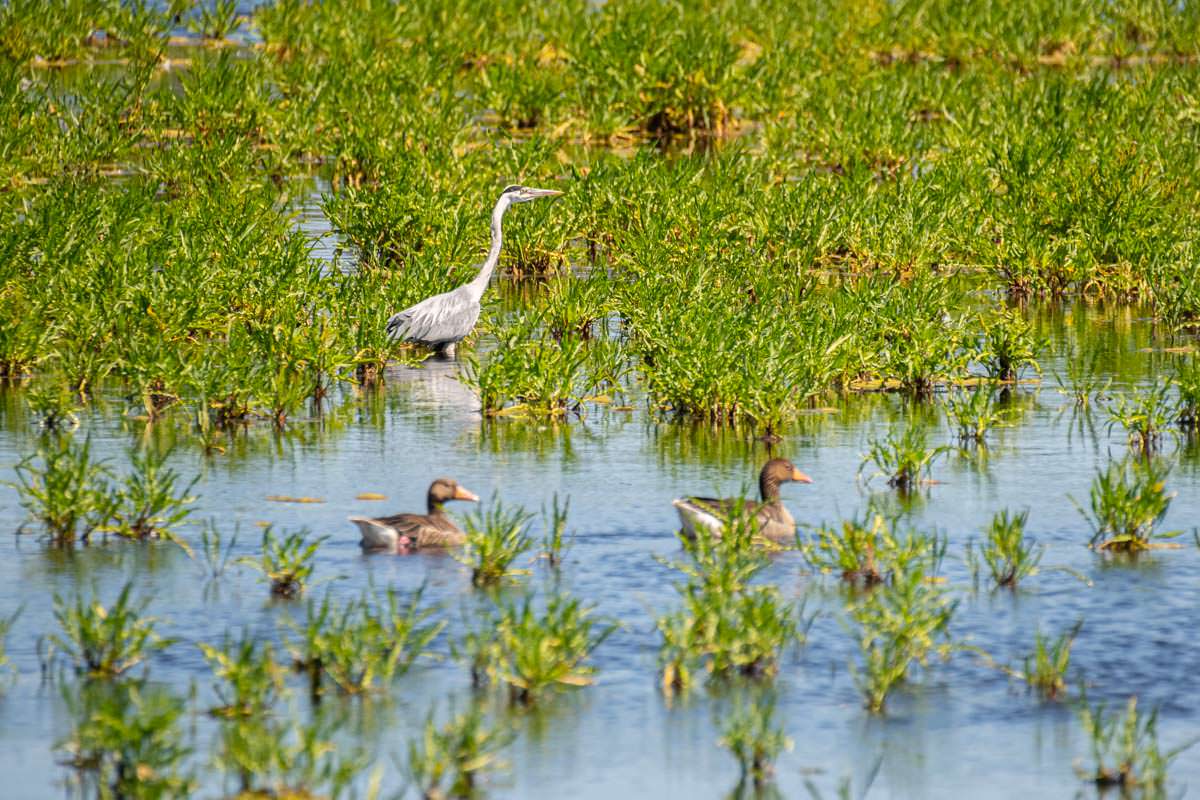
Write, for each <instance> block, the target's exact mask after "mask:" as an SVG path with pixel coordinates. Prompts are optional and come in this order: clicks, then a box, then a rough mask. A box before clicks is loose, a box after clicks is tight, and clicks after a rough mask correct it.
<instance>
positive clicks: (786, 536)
mask: <svg viewBox="0 0 1200 800" xmlns="http://www.w3.org/2000/svg"><path fill="white" fill-rule="evenodd" d="M789 481H793V482H796V483H812V478H810V477H808V476H807V475H805V474H804V473H803V472H801V471H800V470H798V469H796V465H795V464H793V463H792V462H791V461H788V460H787V459H784V458H773V459H771V460H770V461H768V462H767V463H766V465H765V466H764V467H763V468H762V472H761V473H759V476H758V492H759V496H760V497H761V500H760V501H758V502H755V501H754V500H746V501H739V500H738V499H735V498H726V499H716V498H712V497H680V498H677V499H676V500H674V501H673V502H672V505H674V506H675V510H676V511H677V512H679V520H680V522H682V523H683V533H684V535H685V536H687V537H688V538H689V539H694V538H696V536H697V535H699V534H700V533H708V534H711V535H713V536H720V535H721V532H722V530H723V529H724V527H725V524H726V522H727V520H728V519H729V515H730V514H732V513H733V510H734V509H735V508H736V507H737V504H738V502H742V511H743V513H744V514H746V515H747V516H748V517H749V518H750V519H751V520H753V522H754V525H755V529H756V530H757V531H758V533H759V535H760V536H763V537H765V538H766V539H769V540H770V541H772V542H776V543H779V544H782V543H787V542H791V541H793V540H794V538H795V536H796V520H794V519H792V515H791V514H790V513H788V510H787V509H786V508H784V505H783V501H782V500H780V498H779V486H780V484H783V483H787V482H789Z"/></svg>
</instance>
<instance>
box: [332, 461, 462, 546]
mask: <svg viewBox="0 0 1200 800" xmlns="http://www.w3.org/2000/svg"><path fill="white" fill-rule="evenodd" d="M450 500H468V501H470V502H477V501H478V500H479V498H478V497H476V496H475V495H474V494H472V493H471V492H469V491H467V490H466V489H464V488H463V487H461V486H459V485H458V484H457V483H456V482H455V481H453V480H451V479H450V478H438V479H437V480H436V481H434V482H433V483H432V484H430V486H429V493H428V494H427V495H426V496H425V506H426V513H424V514H392V515H391V516H387V517H350V521H351V522H353V523H354V524H355V525H357V526H358V530H359V532H360V533H361V534H362V541H361V542H359V545H360V546H361V547H362V548H363V549H364V550H372V551H381V550H382V551H391V552H398V553H403V552H408V551H410V550H419V549H421V548H432V547H458V546H460V545H463V544H466V542H467V535H466V534H465V533H464V532H463V531H462V530H461V529H460V528H459V527H458V526H457V525H456V524H454V520H452V519H450V517H449V516H448V515H447V514H446V512H445V510H444V509H443V505H444V504H445V503H447V502H449V501H450Z"/></svg>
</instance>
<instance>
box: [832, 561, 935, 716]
mask: <svg viewBox="0 0 1200 800" xmlns="http://www.w3.org/2000/svg"><path fill="white" fill-rule="evenodd" d="M956 606H957V603H956V602H954V601H952V600H950V598H949V597H948V595H947V593H946V590H945V589H943V588H942V587H941V586H938V585H937V584H935V583H932V582H931V581H930V580H929V576H928V575H927V574H926V572H925V570H924V569H923V568H921V567H920V565H916V566H914V567H913V568H911V569H909V570H908V571H907V572H904V573H900V574H897V575H895V577H894V578H893V580H892V581H891V582H890V583H887V584H884V585H882V586H878V587H876V588H875V589H874V590H872V591H870V592H867V593H865V594H864V595H863V596H862V597H861V598H859V599H857V600H856V601H855V602H854V603H852V604H851V606H850V617H851V619H853V620H854V622H855V623H856V624H857V626H858V644H859V648H860V650H861V653H862V660H861V663H860V664H858V665H854V664H852V665H851V670H852V672H853V674H854V680H855V682H856V683H857V684H858V686H859V689H860V690H861V691H862V693H863V697H864V700H865V702H866V707H867V709H868V710H869V711H871V712H872V713H875V714H879V713H882V712H883V711H884V706H885V703H886V701H887V698H888V695H889V694H891V693H892V691H893V690H894V689H895V688H896V687H897V686H899V685H900V684H902V683H903V682H904V681H905V680H906V679H907V678H908V675H909V671H910V669H911V668H912V666H913V665H914V664H920V665H921V666H926V665H927V664H928V662H929V660H930V658H931V657H932V656H940V657H943V658H945V657H948V656H949V655H950V653H951V652H952V650H953V649H954V645H953V643H952V642H951V640H950V633H949V626H950V621H951V619H952V618H953V616H954V611H955V608H956Z"/></svg>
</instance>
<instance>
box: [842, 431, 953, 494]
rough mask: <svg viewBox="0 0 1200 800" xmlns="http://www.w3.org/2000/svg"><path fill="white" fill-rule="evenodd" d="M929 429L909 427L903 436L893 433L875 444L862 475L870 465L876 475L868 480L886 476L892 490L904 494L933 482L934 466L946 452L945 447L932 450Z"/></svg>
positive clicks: (862, 465) (860, 469)
mask: <svg viewBox="0 0 1200 800" xmlns="http://www.w3.org/2000/svg"><path fill="white" fill-rule="evenodd" d="M927 441H928V438H927V434H926V431H925V428H923V427H921V426H920V425H917V424H912V425H909V426H908V427H906V428H905V429H904V431H903V432H902V433H897V432H896V431H894V430H893V431H891V432H889V433H888V435H887V437H886V438H884V439H875V440H872V442H871V447H870V450H869V451H868V452H867V455H866V456H865V457H864V458H863V461H862V464H861V465H860V466H859V470H858V471H859V475H860V476H861V475H862V471H863V467H865V466H866V465H867V464H868V463H871V464H874V465H875V470H876V471H875V472H874V473H873V474H872V475H871V476H869V477H868V478H867V480H868V481H869V480H870V479H871V478H872V477H875V476H882V477H886V478H887V482H888V486H891V487H892V488H893V489H896V490H898V491H900V492H910V491H912V490H914V489H916V488H918V487H920V486H921V484H922V483H925V482H927V481H928V480H929V474H930V472H931V471H932V470H933V464H934V462H935V461H937V459H938V458H939V457H940V456H942V455H944V454H945V452H946V449H947V448H945V447H929V446H928V445H927Z"/></svg>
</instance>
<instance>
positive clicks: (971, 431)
mask: <svg viewBox="0 0 1200 800" xmlns="http://www.w3.org/2000/svg"><path fill="white" fill-rule="evenodd" d="M945 408H946V418H947V419H948V420H949V421H950V425H951V427H952V428H953V429H954V431H955V433H957V435H958V440H959V441H960V442H963V443H966V444H986V442H987V435H988V432H989V431H991V430H992V429H994V428H998V427H1000V426H1002V425H1004V424H1005V422H1006V421H1007V419H1008V417H1009V414H1007V413H1005V412H1004V411H1002V410H1001V409H1000V408H998V407H997V405H996V403H995V402H994V401H993V399H992V390H991V387H990V386H985V385H983V384H980V385H979V386H977V387H976V388H975V389H974V390H973V391H971V392H954V393H952V394H949V395H947V397H946V405H945Z"/></svg>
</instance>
